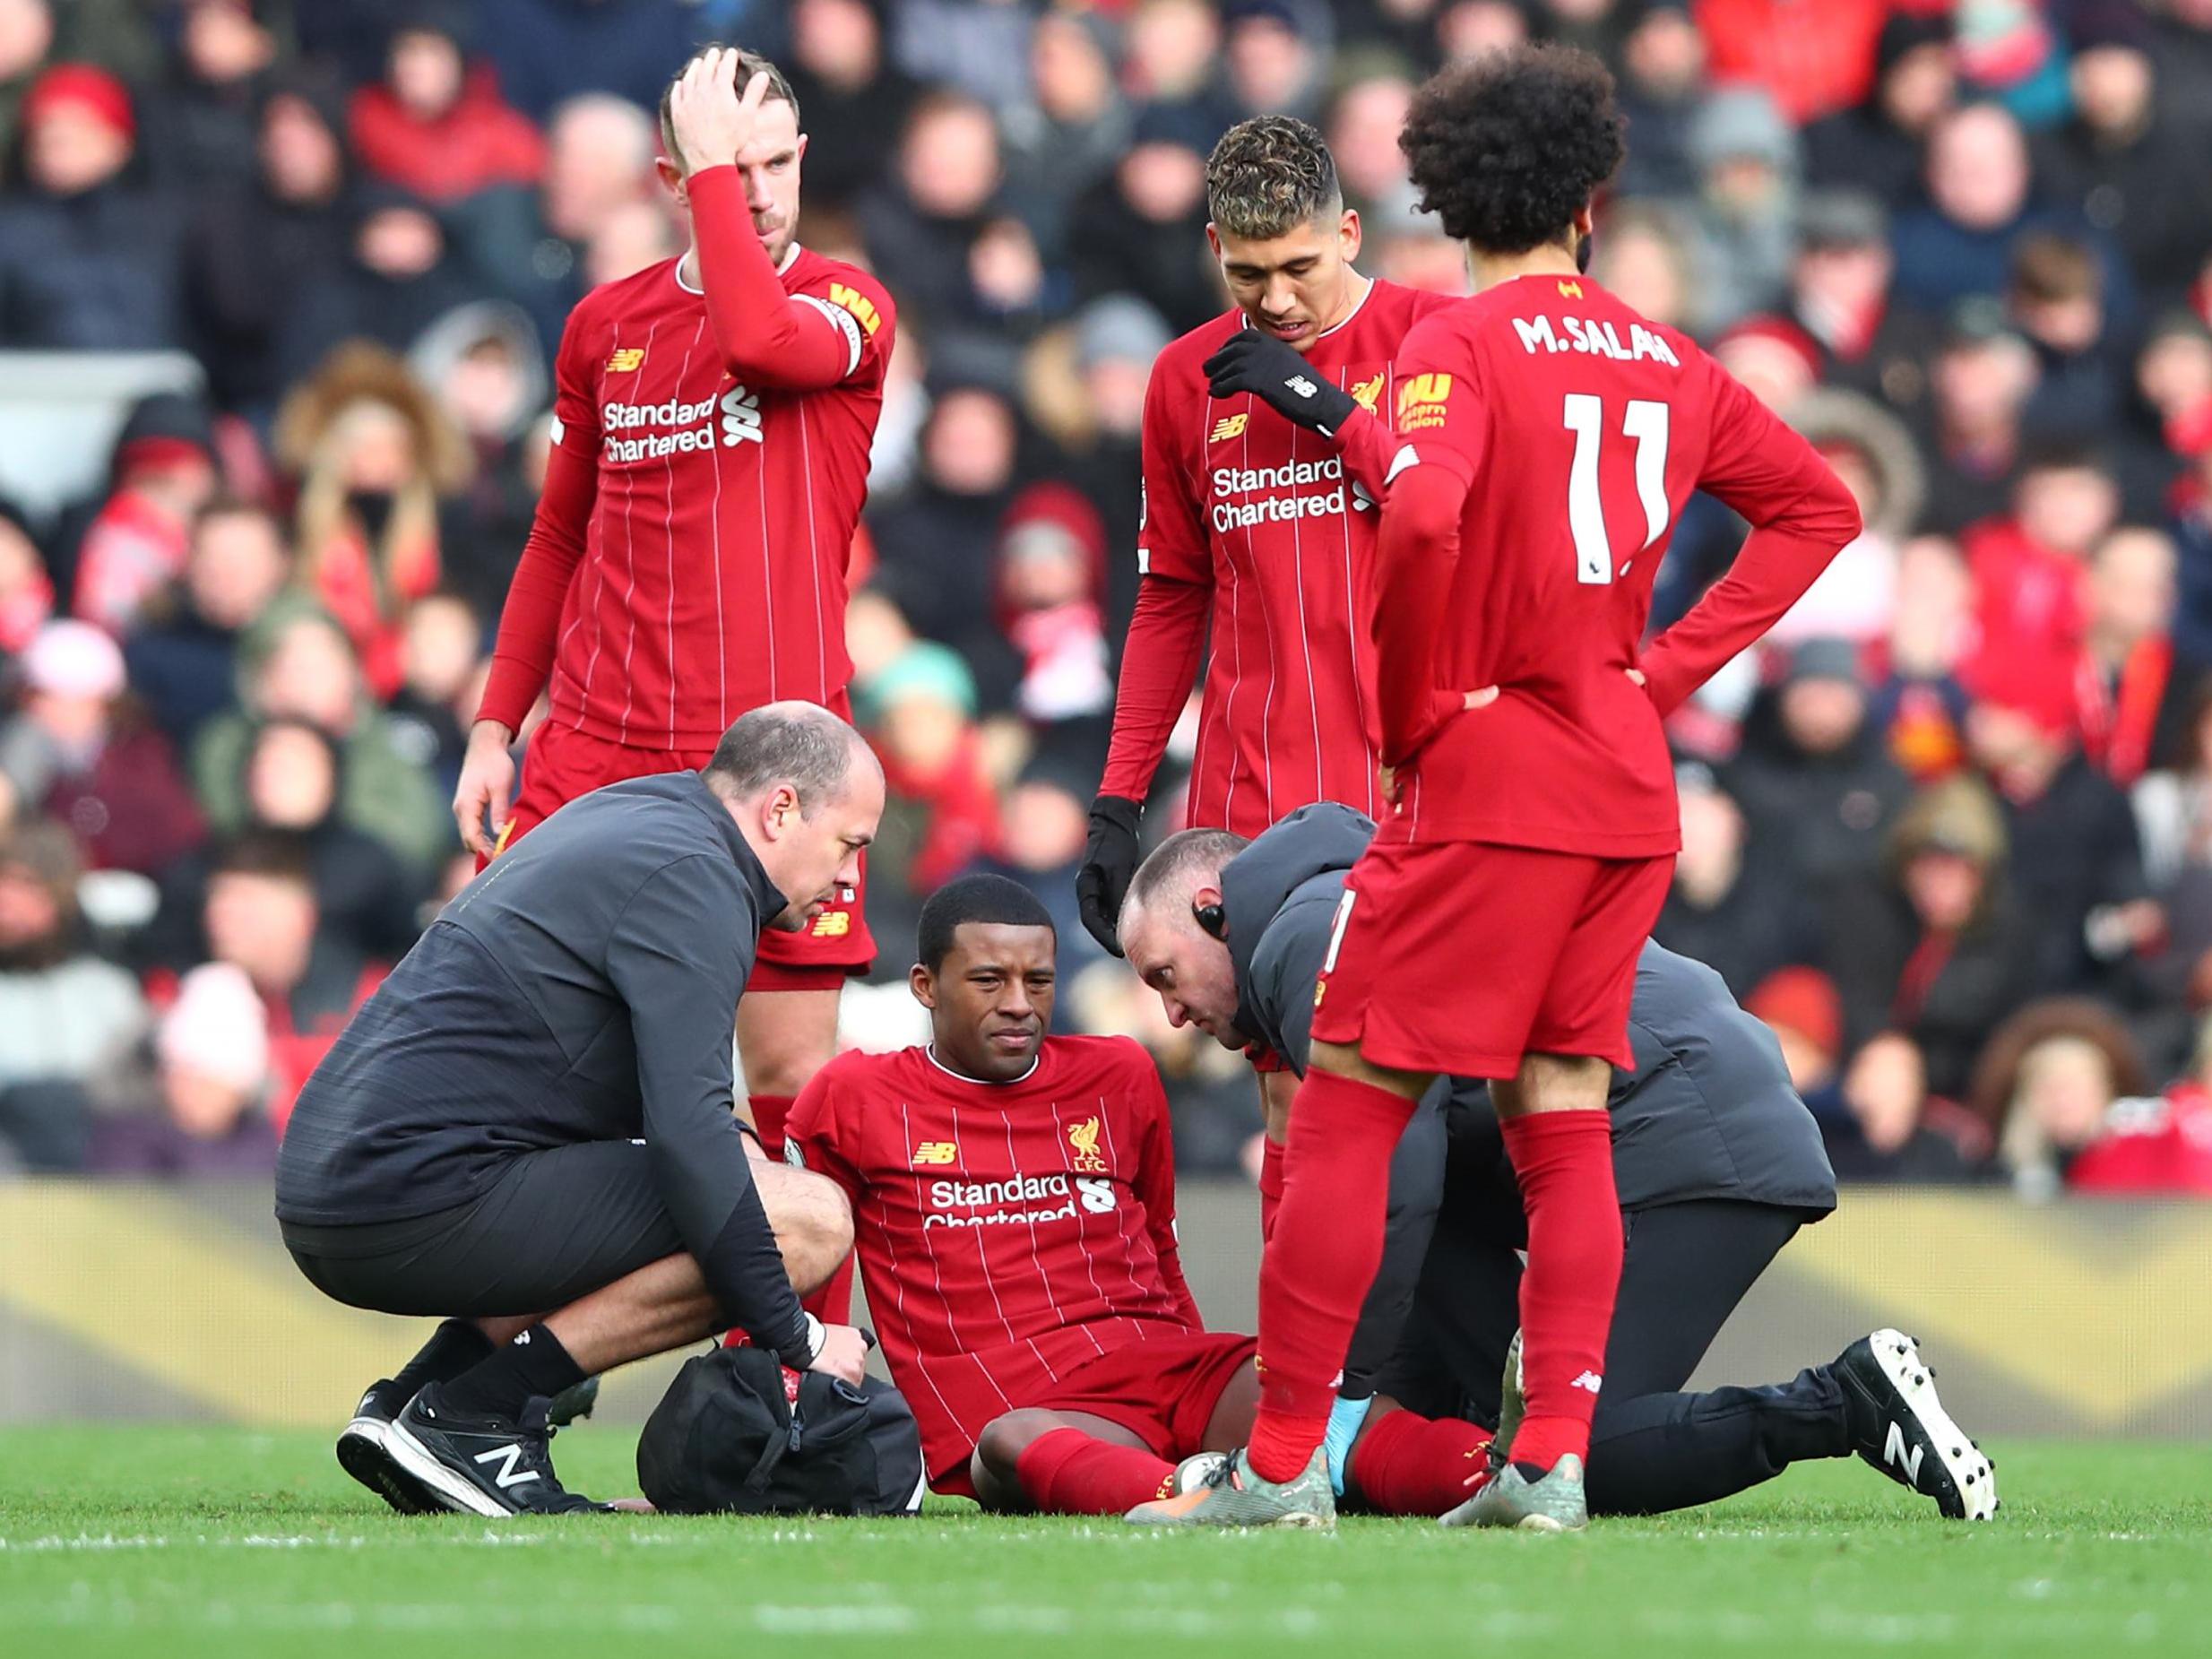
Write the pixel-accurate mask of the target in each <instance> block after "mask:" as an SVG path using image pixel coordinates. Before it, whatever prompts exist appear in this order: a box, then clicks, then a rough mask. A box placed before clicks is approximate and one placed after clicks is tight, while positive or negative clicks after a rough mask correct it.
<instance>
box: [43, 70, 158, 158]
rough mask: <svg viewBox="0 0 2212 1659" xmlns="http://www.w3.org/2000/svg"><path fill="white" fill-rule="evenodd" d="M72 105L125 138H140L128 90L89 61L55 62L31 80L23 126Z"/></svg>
mask: <svg viewBox="0 0 2212 1659" xmlns="http://www.w3.org/2000/svg"><path fill="white" fill-rule="evenodd" d="M72 104H73V105H75V106H76V107H77V108H80V109H82V110H85V111H87V112H88V113H90V114H91V116H93V117H95V118H96V119H98V120H100V121H103V122H105V123H107V125H109V126H111V127H113V128H114V129H115V130H116V131H117V132H118V133H120V134H123V136H124V137H125V138H128V139H131V140H133V141H135V140H136V139H137V137H138V119H137V117H135V116H134V115H133V114H132V113H131V94H130V91H129V89H127V88H126V87H125V85H124V84H123V82H120V81H118V80H117V79H116V78H115V76H113V75H111V74H109V73H108V72H107V71H106V70H105V69H95V68H94V67H93V66H92V65H90V64H56V65H55V66H54V67H53V68H51V69H49V70H48V71H47V72H46V73H44V74H42V75H40V76H39V78H38V80H37V81H36V82H32V84H31V88H30V92H29V93H28V94H27V95H26V96H25V97H24V99H23V115H22V121H23V125H25V126H32V125H36V124H37V123H38V122H39V120H41V119H42V118H43V117H46V116H48V115H49V114H51V113H52V112H53V111H54V110H56V109H60V108H65V107H66V106H68V105H72Z"/></svg>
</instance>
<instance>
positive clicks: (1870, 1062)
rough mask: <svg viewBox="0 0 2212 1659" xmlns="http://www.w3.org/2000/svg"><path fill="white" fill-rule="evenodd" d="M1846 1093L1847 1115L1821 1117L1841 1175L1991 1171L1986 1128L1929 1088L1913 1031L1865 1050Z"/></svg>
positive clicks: (1917, 1180) (1949, 1175) (1960, 1175)
mask: <svg viewBox="0 0 2212 1659" xmlns="http://www.w3.org/2000/svg"><path fill="white" fill-rule="evenodd" d="M1842 1099H1843V1102H1844V1108H1845V1110H1844V1112H1843V1114H1842V1115H1840V1116H1838V1115H1834V1114H1831V1115H1829V1116H1827V1117H1823V1118H1822V1119H1820V1120H1819V1122H1820V1130H1821V1136H1822V1138H1823V1139H1824V1140H1825V1141H1826V1142H1827V1154H1828V1162H1829V1163H1830V1164H1831V1165H1832V1166H1833V1167H1834V1169H1835V1171H1836V1179H1838V1180H1842V1181H1902V1182H1911V1183H1914V1184H1923V1183H1929V1182H1941V1183H1944V1184H1947V1185H1955V1184H1959V1183H1964V1182H1968V1181H1974V1180H1979V1179H1983V1177H1984V1176H1985V1175H1986V1173H1987V1171H1988V1165H1989V1158H1990V1154H1991V1150H1992V1148H1991V1145H1990V1136H1989V1130H1988V1128H1987V1127H1986V1126H1984V1125H1983V1122H1982V1121H1981V1119H1978V1118H1976V1117H1974V1115H1973V1114H1972V1113H1970V1112H1968V1111H1967V1110H1966V1109H1965V1108H1963V1107H1960V1106H1958V1105H1957V1104H1955V1103H1954V1102H1951V1101H1949V1100H1947V1099H1945V1098H1944V1097H1942V1096H1940V1095H1936V1094H1931V1093H1929V1092H1928V1076H1927V1067H1926V1062H1925V1059H1924V1057H1923V1055H1922V1053H1921V1050H1919V1049H1918V1048H1916V1047H1915V1046H1914V1043H1913V1042H1912V1041H1911V1040H1910V1039H1909V1038H1906V1037H1904V1036H1900V1035H1897V1033H1885V1034H1884V1035H1882V1036H1879V1037H1877V1038H1875V1039H1874V1041H1871V1042H1870V1043H1868V1044H1867V1045H1866V1046H1865V1047H1864V1048H1862V1049H1861V1050H1859V1052H1858V1054H1857V1055H1856V1056H1855V1057H1854V1058H1853V1060H1852V1063H1851V1068H1850V1070H1849V1071H1848V1072H1847V1073H1845V1077H1844V1084H1843V1090H1842Z"/></svg>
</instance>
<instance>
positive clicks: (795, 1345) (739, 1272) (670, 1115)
mask: <svg viewBox="0 0 2212 1659" xmlns="http://www.w3.org/2000/svg"><path fill="white" fill-rule="evenodd" d="M759 936H760V928H759V920H758V919H757V918H756V916H755V914H754V911H753V901H752V897H751V894H749V893H748V892H747V890H746V888H745V886H744V884H743V882H742V881H741V880H740V878H739V875H738V872H737V871H736V870H735V869H734V868H731V867H730V866H729V865H728V863H727V862H726V861H725V860H718V859H715V858H713V857H712V856H710V855H707V854H704V853H703V854H699V855H696V856H694V857H690V858H684V859H678V860H676V861H675V862H673V863H671V864H668V865H666V866H663V867H662V868H661V869H660V870H659V871H657V872H655V873H654V874H653V875H652V876H651V877H648V878H647V879H646V881H645V883H644V886H640V887H639V888H638V890H637V892H636V894H635V895H634V896H633V897H632V898H631V900H630V903H629V904H628V906H627V907H626V908H625V910H624V911H623V912H622V914H621V915H620V916H619V917H618V918H617V919H616V921H615V925H614V930H613V933H612V935H611V936H610V937H609V939H608V942H607V974H608V977H609V979H610V980H611V981H613V982H614V986H615V989H616V990H617V991H618V993H619V994H620V996H621V998H622V999H623V1001H624V1002H625V1003H626V1004H627V1005H628V1006H629V1010H630V1030H631V1033H632V1035H633V1036H634V1037H635V1041H636V1045H637V1082H638V1091H639V1093H640V1094H641V1095H642V1096H643V1097H644V1133H645V1145H646V1149H647V1150H648V1152H649V1153H650V1154H652V1164H653V1170H654V1172H655V1174H656V1176H657V1177H658V1179H659V1181H660V1185H661V1196H662V1197H663V1199H664V1200H665V1201H666V1203H667V1205H668V1206H669V1214H670V1216H671V1217H673V1218H674V1220H675V1223H676V1228H677V1231H678V1232H679V1233H680V1234H682V1236H683V1240H684V1246H685V1248H686V1249H688V1250H689V1251H690V1252H691V1253H692V1255H693V1256H694V1257H696V1258H697V1260H698V1263H699V1267H700V1271H701V1272H703V1273H704V1274H705V1275H706V1283H707V1288H708V1289H709V1290H710V1291H712V1292H713V1294H714V1296H715V1299H716V1300H718V1301H720V1302H721V1307H722V1310H723V1311H724V1312H725V1313H726V1314H727V1315H729V1317H730V1319H731V1320H732V1322H734V1323H735V1324H737V1325H738V1326H740V1327H741V1328H742V1329H743V1330H744V1331H745V1332H746V1333H747V1335H750V1336H751V1337H752V1338H753V1340H754V1341H755V1342H756V1343H758V1344H760V1345H761V1346H762V1347H764V1348H773V1349H774V1350H776V1351H777V1352H779V1353H781V1354H782V1355H783V1357H784V1358H785V1359H786V1360H796V1361H797V1362H798V1363H799V1364H804V1363H805V1357H804V1356H806V1354H807V1351H808V1341H807V1326H806V1320H805V1317H804V1315H803V1314H802V1313H801V1311H800V1309H799V1298H798V1296H797V1295H796V1294H795V1293H794V1292H793V1291H792V1290H791V1279H790V1277H789V1275H788V1274H786V1273H785V1272H784V1268H783V1257H782V1253H781V1252H780V1251H778V1249H776V1240H775V1232H774V1231H773V1229H772V1228H771V1227H770V1226H769V1224H768V1216H767V1212H766V1211H765V1209H764V1208H763V1207H762V1205H761V1202H760V1193H759V1191H758V1189H757V1188H755V1187H754V1185H753V1172H752V1168H751V1166H750V1165H749V1164H748V1163H747V1162H746V1156H745V1142H744V1139H743V1137H742V1136H740V1135H739V1133H738V1126H737V1120H736V1119H734V1118H733V1117H731V1116H730V1104H731V1098H732V1092H733V1084H734V1082H735V1079H734V1077H733V1076H732V1073H731V1061H730V1033H731V1026H732V1023H733V1021H734V1019H735V1016H736V1014H737V1007H738V998H739V995H740V994H741V993H742V992H743V990H744V989H745V981H746V980H747V977H748V976H749V974H750V972H751V971H752V965H753V955H754V952H755V950H756V946H757V943H758V940H759Z"/></svg>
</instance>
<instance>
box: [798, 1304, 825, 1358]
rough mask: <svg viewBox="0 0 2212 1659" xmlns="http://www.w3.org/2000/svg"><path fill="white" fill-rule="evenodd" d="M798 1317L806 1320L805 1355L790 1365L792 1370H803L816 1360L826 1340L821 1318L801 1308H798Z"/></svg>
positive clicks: (820, 1354) (819, 1356) (820, 1355)
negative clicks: (795, 1363)
mask: <svg viewBox="0 0 2212 1659" xmlns="http://www.w3.org/2000/svg"><path fill="white" fill-rule="evenodd" d="M799 1318H802V1319H804V1320H805V1321H806V1322H807V1325H806V1329H807V1357H806V1358H805V1359H803V1360H801V1361H799V1363H798V1364H797V1365H796V1366H794V1367H792V1369H793V1370H800V1371H803V1370H808V1368H810V1367H811V1366H812V1365H813V1364H814V1362H815V1361H817V1360H818V1359H820V1358H821V1357H822V1344H823V1343H824V1341H825V1340H826V1337H825V1333H824V1331H823V1329H822V1321H821V1320H819V1319H817V1318H815V1317H814V1316H813V1315H812V1314H810V1313H808V1312H806V1311H805V1310H804V1309H801V1310H800V1312H799Z"/></svg>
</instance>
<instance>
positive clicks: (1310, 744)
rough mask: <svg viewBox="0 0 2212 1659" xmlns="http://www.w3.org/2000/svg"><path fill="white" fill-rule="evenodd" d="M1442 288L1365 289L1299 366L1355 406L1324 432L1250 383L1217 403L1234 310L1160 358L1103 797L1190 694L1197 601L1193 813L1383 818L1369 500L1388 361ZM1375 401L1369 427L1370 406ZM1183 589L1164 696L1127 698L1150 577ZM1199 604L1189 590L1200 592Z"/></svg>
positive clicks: (1149, 401)
mask: <svg viewBox="0 0 2212 1659" xmlns="http://www.w3.org/2000/svg"><path fill="white" fill-rule="evenodd" d="M1445 303H1447V301H1446V300H1445V299H1444V298H1443V297H1441V296H1439V295H1436V294H1430V293H1426V292H1421V291H1419V290H1416V289H1408V288H1401V287H1399V286H1398V285H1397V284H1395V283H1393V282H1384V281H1375V282H1372V283H1370V285H1369V288H1368V290H1367V295H1366V297H1365V298H1364V299H1362V300H1361V303H1360V306H1359V307H1358V308H1357V309H1356V310H1355V311H1353V312H1352V315H1350V316H1348V317H1346V318H1345V319H1344V321H1343V322H1341V323H1339V324H1336V325H1335V327H1334V328H1332V329H1330V330H1328V331H1327V332H1326V333H1324V334H1322V335H1321V336H1320V337H1319V338H1318V340H1317V341H1315V342H1314V346H1313V350H1311V351H1309V352H1308V353H1307V354H1306V359H1305V360H1306V363H1307V366H1308V367H1309V369H1310V370H1311V371H1312V373H1313V374H1314V375H1315V376H1316V377H1317V378H1319V379H1323V380H1327V381H1331V382H1334V383H1335V385H1338V386H1340V387H1343V388H1344V390H1346V391H1348V392H1350V393H1352V395H1353V396H1354V397H1355V398H1357V399H1358V400H1359V402H1360V403H1361V408H1362V411H1363V412H1361V413H1358V414H1355V415H1354V416H1353V418H1352V420H1351V421H1349V422H1347V424H1346V425H1345V427H1344V430H1343V431H1341V432H1339V433H1338V434H1337V435H1336V436H1335V438H1333V439H1332V438H1326V437H1323V436H1321V435H1320V434H1318V433H1317V432H1311V431H1308V430H1306V429H1305V428H1301V427H1298V426H1294V425H1292V423H1291V422H1290V421H1289V420H1286V419H1283V416H1281V415H1279V414H1277V413H1276V412H1275V411H1274V410H1272V409H1270V408H1269V407H1268V406H1267V405H1266V403H1264V402H1261V401H1260V400H1259V399H1257V398H1256V397H1254V396H1252V395H1250V394H1249V393H1240V394H1239V395H1238V396H1236V397H1233V398H1227V399H1216V398H1214V396H1213V395H1212V394H1211V393H1209V392H1208V391H1207V388H1206V377H1205V372H1204V367H1203V366H1204V364H1205V360H1206V359H1208V358H1209V357H1211V356H1213V355H1214V352H1215V351H1216V350H1219V349H1220V347H1221V345H1222V342H1223V341H1226V340H1227V339H1229V338H1230V336H1231V335H1232V334H1233V333H1236V332H1237V330H1239V329H1240V328H1242V327H1244V326H1245V321H1244V314H1243V313H1242V312H1241V311H1231V312H1229V313H1228V314H1226V315H1223V316H1219V317H1216V318H1214V320H1213V321H1212V322H1210V323H1208V324H1205V325H1204V326H1203V327H1200V328H1197V329H1193V330H1192V331H1191V332H1190V333H1188V334H1185V335H1184V336H1183V337H1182V338H1181V339H1179V340H1178V341H1175V342H1174V343H1173V344H1172V345H1171V346H1169V347H1168V349H1167V350H1165V351H1162V353H1161V354H1160V359H1159V360H1158V362H1156V363H1155V364H1154V366H1153V371H1152V383H1151V385H1150V387H1149V389H1148V390H1147V392H1146V393H1145V431H1144V488H1145V511H1144V526H1143V529H1142V530H1141V531H1140V532H1139V535H1138V543H1137V562H1138V566H1139V568H1140V569H1141V570H1142V571H1143V572H1144V574H1145V577H1146V578H1147V580H1146V581H1145V584H1144V592H1143V594H1142V595H1141V597H1140V600H1139V616H1138V618H1137V620H1136V622H1135V623H1134V624H1132V626H1131V629H1130V638H1129V644H1128V651H1127V652H1126V653H1125V656H1124V668H1123V691H1122V696H1121V698H1120V701H1119V704H1118V705H1117V707H1116V711H1115V721H1114V735H1113V747H1112V750H1111V752H1110V756H1109V757H1108V760H1107V767H1106V775H1105V778H1104V780H1103V782H1102V784H1101V786H1100V787H1101V790H1102V792H1103V793H1106V794H1109V795H1122V796H1127V797H1128V798H1130V799H1136V800H1142V799H1144V798H1145V794H1146V793H1147V792H1148V791H1149V790H1150V788H1151V786H1152V778H1153V773H1154V771H1155V770H1156V769H1157V768H1158V765H1159V762H1160V756H1161V754H1162V750H1163V749H1164V748H1165V747H1166V744H1167V739H1168V732H1169V730H1170V729H1171V727H1172V725H1173V723H1174V716H1175V714H1176V713H1179V711H1180V709H1181V707H1182V704H1183V700H1184V697H1185V696H1186V695H1187V694H1188V690H1189V688H1190V683H1191V669H1192V668H1194V667H1195V666H1196V654H1197V641H1198V639H1199V637H1200V636H1201V635H1202V633H1203V625H1202V622H1201V616H1202V614H1203V613H1202V610H1201V605H1202V604H1204V605H1205V608H1206V609H1210V619H1211V626H1212V638H1213V649H1212V654H1211V658H1210V660H1209V661H1208V664H1207V668H1206V673H1205V692H1204V696H1203V697H1202V700H1201V703H1200V709H1199V726H1198V747H1197V756H1196V757H1195V761H1194V765H1193V768H1192V773H1191V779H1190V803H1189V809H1188V823H1190V824H1191V825H1203V826H1206V827H1217V828H1226V829H1231V830H1234V831H1235V832H1237V833H1238V834H1241V835H1257V834H1259V833H1260V832H1261V831H1262V830H1264V829H1266V827H1267V826H1268V825H1271V824H1273V823H1274V822H1275V820H1276V819H1278V818H1280V817H1283V816H1284V815H1285V814H1286V813H1290V812H1292V811H1294V810H1296V809H1297V808H1300V807H1303V806H1309V805H1310V804H1311V803H1313V802H1315V801H1317V800H1336V801H1342V802H1344V803H1345V804H1346V805H1348V806H1352V807H1357V808H1360V809H1361V811H1363V812H1368V813H1373V812H1375V811H1376V810H1377V809H1378V791H1377V788H1376V782H1375V770H1376V752H1375V743H1376V738H1377V729H1376V721H1375V676H1374V664H1373V661H1372V657H1371V654H1370V651H1369V648H1368V642H1367V639H1366V636H1365V634H1364V630H1363V628H1362V627H1361V622H1360V618H1361V616H1362V615H1363V608H1362V596H1364V595H1365V593H1366V592H1367V590H1368V583H1369V581H1370V577H1371V575H1372V572H1373V565H1374V554H1375V526H1376V520H1377V514H1376V504H1377V502H1378V501H1379V499H1380V498H1381V494H1382V482H1383V474H1384V471H1385V470H1386V469H1387V465H1388V462H1389V453H1390V450H1391V448H1392V447H1393V445H1391V442H1390V439H1389V436H1388V428H1387V410H1389V408H1390V403H1389V401H1388V400H1389V399H1390V398H1391V397H1392V395H1393V381H1392V373H1393V371H1392V368H1391V359H1393V358H1394V357H1395V355H1396V353H1397V350H1398V347H1399V346H1400V344H1401V343H1402V342H1403V341H1404V339H1405V335H1406V331H1407V330H1408V329H1410V328H1411V327H1412V326H1413V324H1414V322H1415V321H1416V320H1417V319H1418V318H1420V317H1421V316H1422V315H1426V314H1427V313H1429V312H1430V311H1433V310H1434V309H1436V308H1437V307H1439V306H1440V305H1443V304H1445ZM1378 409H1380V410H1384V411H1386V412H1385V418H1384V419H1379V420H1378V419H1375V418H1374V411H1375V410H1378ZM1162 582H1164V583H1180V584H1186V597H1187V599H1188V605H1187V607H1186V609H1185V611H1184V613H1183V615H1184V626H1183V628H1182V630H1181V631H1180V632H1179V638H1181V639H1184V640H1187V641H1188V651H1187V652H1179V653H1171V654H1174V655H1176V656H1177V657H1178V659H1179V661H1178V662H1177V664H1176V668H1175V671H1173V672H1171V673H1169V674H1167V675H1166V677H1165V678H1166V681H1167V682H1173V681H1175V680H1177V679H1179V683H1166V684H1165V685H1164V689H1165V691H1166V692H1167V694H1168V696H1167V697H1166V698H1160V697H1156V696H1155V697H1152V698H1145V697H1143V696H1133V695H1132V692H1133V690H1134V689H1135V687H1136V682H1137V681H1139V680H1140V679H1142V678H1144V676H1145V668H1146V665H1145V663H1144V662H1143V661H1141V660H1140V659H1141V656H1142V653H1144V652H1145V651H1146V650H1147V647H1148V643H1149V642H1148V640H1147V637H1146V635H1147V634H1148V631H1149V630H1148V624H1149V623H1150V622H1151V614H1150V613H1151V612H1152V611H1153V610H1154V607H1155V606H1156V605H1157V603H1158V602H1159V595H1160V589H1159V586H1158V584H1159V583H1162ZM1201 593H1203V594H1204V595H1205V600H1204V601H1201V600H1200V598H1199V595H1200V594H1201Z"/></svg>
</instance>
